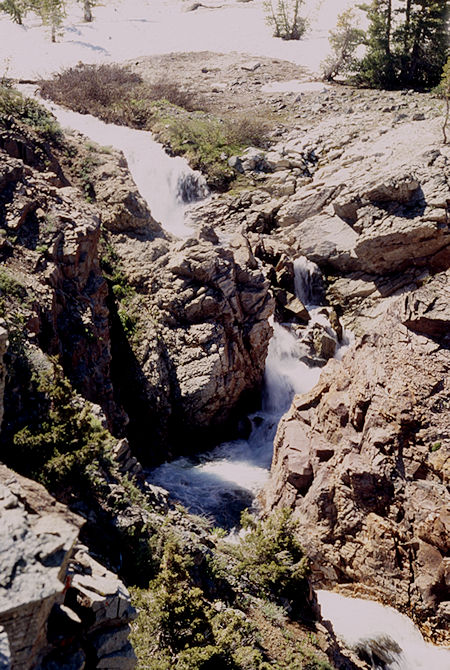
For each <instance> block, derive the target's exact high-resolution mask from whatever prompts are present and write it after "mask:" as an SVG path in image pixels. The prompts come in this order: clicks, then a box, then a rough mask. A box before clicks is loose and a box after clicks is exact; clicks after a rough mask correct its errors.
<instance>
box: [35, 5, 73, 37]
mask: <svg viewBox="0 0 450 670" xmlns="http://www.w3.org/2000/svg"><path fill="white" fill-rule="evenodd" d="M34 9H35V11H36V12H37V13H38V14H39V16H40V17H41V19H42V23H43V24H44V25H46V26H48V27H49V28H50V36H51V40H52V42H56V38H57V37H58V35H60V34H61V32H62V24H63V20H64V17H65V15H66V6H65V0H37V2H36V6H35V8H34Z"/></svg>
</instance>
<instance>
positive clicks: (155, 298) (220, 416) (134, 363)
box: [0, 127, 273, 462]
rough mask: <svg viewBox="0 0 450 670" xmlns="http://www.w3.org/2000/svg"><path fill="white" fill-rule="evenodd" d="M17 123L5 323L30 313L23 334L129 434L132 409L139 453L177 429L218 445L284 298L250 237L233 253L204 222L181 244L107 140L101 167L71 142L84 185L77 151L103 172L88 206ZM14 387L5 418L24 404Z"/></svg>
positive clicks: (160, 447) (9, 175)
mask: <svg viewBox="0 0 450 670" xmlns="http://www.w3.org/2000/svg"><path fill="white" fill-rule="evenodd" d="M13 130H14V132H13ZM13 130H11V129H9V130H8V131H3V135H4V136H5V137H3V135H2V137H3V139H4V142H3V145H4V147H5V150H3V151H2V152H1V153H0V168H1V175H2V177H1V180H0V187H1V194H0V198H1V203H2V207H3V213H4V222H5V227H4V236H3V237H2V240H1V244H2V247H1V253H2V255H3V261H4V265H3V267H4V271H5V273H6V274H5V277H6V278H7V280H8V281H7V282H6V284H5V283H4V286H3V289H2V290H3V293H4V294H5V300H6V303H7V305H8V308H9V310H10V313H8V314H7V320H8V319H12V320H14V319H16V321H17V318H16V317H17V316H18V314H17V313H16V312H17V311H18V312H19V314H20V321H21V325H20V327H18V324H16V326H15V328H16V330H20V333H21V338H22V340H28V342H29V343H30V344H32V343H36V344H37V345H38V347H39V348H40V349H42V350H43V351H44V352H45V353H46V354H51V355H56V356H57V357H58V359H59V361H60V362H61V364H62V366H63V368H64V370H65V372H66V374H67V375H68V376H69V378H70V379H71V381H72V383H73V384H74V385H75V387H76V388H77V389H78V390H79V391H80V392H81V393H82V395H83V396H84V397H85V398H87V399H89V400H91V401H93V402H95V403H98V404H100V405H101V407H102V409H103V411H104V412H105V413H106V416H107V418H108V421H109V425H110V427H111V428H112V429H113V430H115V431H117V432H119V433H121V432H122V433H123V430H124V425H125V424H126V422H127V421H128V419H127V418H126V415H127V414H128V416H129V419H130V421H129V435H130V438H131V439H132V441H134V442H135V443H136V445H137V446H140V447H141V451H140V455H141V456H142V458H144V459H146V460H147V461H153V462H155V461H158V460H163V459H165V458H167V456H168V455H169V453H170V452H174V451H175V450H176V447H175V445H176V444H177V443H178V442H179V436H180V435H182V437H183V439H184V440H186V439H189V440H190V447H189V448H190V449H192V450H195V449H198V448H200V447H201V445H202V444H205V443H208V441H209V443H210V441H211V439H212V438H213V436H214V435H215V434H216V433H217V431H218V430H219V429H220V430H223V429H224V426H225V425H226V424H227V422H228V421H229V420H230V419H231V417H233V415H234V414H236V415H237V414H238V413H239V412H238V409H239V406H240V405H244V403H245V394H246V393H251V392H254V391H255V390H257V389H258V388H259V386H260V384H261V380H262V376H263V370H264V361H265V356H266V353H267V345H268V340H269V337H270V332H271V331H270V327H269V325H268V317H269V315H270V314H271V312H272V311H273V304H272V301H271V297H270V294H269V283H268V282H267V280H266V278H265V276H264V274H263V273H262V272H261V270H260V269H259V268H258V265H257V262H256V260H255V258H254V257H253V255H252V253H251V251H250V250H249V248H248V242H247V241H246V239H245V238H241V239H238V240H237V241H236V240H235V241H234V242H233V244H234V248H233V247H232V248H230V249H229V250H224V249H223V248H221V247H220V245H218V240H217V238H216V237H215V235H214V233H213V232H212V231H207V230H205V231H203V233H202V234H201V235H200V236H199V238H198V240H194V239H191V240H190V241H189V242H188V243H186V244H182V243H178V242H176V241H174V240H172V239H171V238H170V236H167V235H166V234H165V233H164V232H163V230H162V229H161V227H160V225H159V224H158V223H156V222H155V221H154V220H153V219H152V217H151V215H150V213H149V211H148V208H147V207H146V205H145V203H144V201H143V200H142V198H141V196H140V195H139V193H138V192H137V189H136V187H135V185H134V183H133V182H132V180H131V178H130V175H129V172H128V170H127V167H126V163H125V161H124V159H123V157H121V155H119V154H116V153H114V152H112V153H111V152H102V151H101V150H100V149H99V150H98V155H97V157H96V160H95V162H94V163H92V164H91V163H88V162H86V161H87V158H86V156H85V155H84V154H85V153H86V151H88V152H89V151H91V148H89V149H86V146H85V145H84V144H83V143H80V142H81V140H79V138H78V139H75V140H74V139H71V140H66V141H67V142H68V148H66V149H65V153H64V151H63V152H62V157H61V161H62V164H63V165H64V169H65V170H66V171H67V174H68V176H69V177H70V178H71V179H73V180H74V182H75V183H77V182H78V181H79V178H77V176H76V175H77V174H78V175H79V174H80V172H79V165H78V163H77V161H78V162H79V163H80V164H81V165H89V166H90V169H91V171H92V173H91V174H90V182H89V183H90V184H95V188H94V187H92V189H91V190H92V193H91V198H94V199H95V201H96V203H95V204H89V203H87V202H86V201H83V199H81V198H80V192H79V190H78V189H77V188H75V187H73V186H68V185H67V183H68V181H67V179H66V178H65V177H64V174H63V168H61V167H60V166H59V164H58V172H59V176H57V175H56V174H55V172H53V171H51V172H49V171H48V164H46V163H45V161H44V160H43V159H42V160H41V162H39V160H38V158H39V156H40V154H39V155H38V158H36V157H35V155H34V153H33V151H32V149H33V147H35V146H37V144H38V143H37V140H36V139H35V140H34V144H33V138H32V136H31V135H30V133H29V132H27V133H25V131H22V130H21V128H20V127H17V128H16V127H14V129H13ZM5 138H6V139H5ZM24 147H28V150H27V151H26V150H25V149H24ZM6 149H7V151H6ZM47 150H48V151H49V149H48V147H47ZM36 151H37V150H36ZM8 152H9V153H8ZM35 153H36V152H35ZM67 153H68V154H69V155H71V156H72V155H76V156H77V159H73V158H72V159H71V160H68V159H67V156H66V154H67ZM10 154H13V155H14V156H15V157H14V158H12V157H11V155H10ZM91 160H92V159H91ZM53 162H54V163H55V162H56V159H54V160H53ZM55 169H56V167H55ZM63 177H64V179H63ZM80 185H82V184H80ZM101 226H103V230H104V233H103V235H101ZM104 258H107V259H108V263H109V266H108V267H109V270H110V273H109V274H108V273H107V274H106V277H107V279H108V280H109V281H108V282H107V281H106V280H105V277H104V274H103V272H102V269H101V267H100V259H104ZM104 262H105V261H103V263H104ZM8 282H9V283H8ZM11 282H12V283H11ZM13 285H14V287H13ZM12 287H13V288H12ZM8 290H9V295H8ZM18 302H20V303H21V304H20V306H19V305H18ZM6 303H5V304H6ZM13 313H14V314H13ZM24 326H25V327H24ZM27 346H28V345H27ZM113 356H114V359H115V360H114V361H113ZM13 385H14V382H13V380H12V381H11V384H10V387H8V388H10V392H9V393H7V424H10V423H11V424H12V423H14V416H17V415H18V414H21V413H22V409H23V406H24V403H25V404H26V402H25V400H24V401H23V402H22V401H21V400H20V395H21V393H19V395H17V393H15V392H14V394H13V393H12V390H13ZM16 390H17V389H16ZM9 430H14V426H12V425H11V426H9ZM144 435H146V437H145V441H144ZM149 437H150V439H149ZM199 440H200V441H201V440H203V442H201V443H200V442H199Z"/></svg>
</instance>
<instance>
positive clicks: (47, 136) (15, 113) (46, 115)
mask: <svg viewBox="0 0 450 670" xmlns="http://www.w3.org/2000/svg"><path fill="white" fill-rule="evenodd" d="M8 118H12V119H13V120H14V121H16V122H17V121H19V122H22V123H24V124H25V125H27V126H29V127H30V128H32V129H33V130H34V131H35V132H36V133H37V134H38V135H39V137H41V138H42V139H43V140H46V141H48V142H52V143H54V144H61V142H62V139H63V133H62V130H61V128H60V126H59V124H58V122H57V121H56V119H55V117H54V116H53V115H52V114H51V113H50V112H48V111H47V110H46V109H45V108H44V107H42V105H40V104H39V103H37V102H36V101H35V100H32V99H31V98H25V97H24V96H23V95H22V94H21V93H19V91H16V90H15V89H14V88H11V87H10V86H5V85H0V127H1V126H5V125H6V124H7V123H8Z"/></svg>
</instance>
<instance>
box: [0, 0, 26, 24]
mask: <svg viewBox="0 0 450 670" xmlns="http://www.w3.org/2000/svg"><path fill="white" fill-rule="evenodd" d="M30 9H31V2H29V0H4V1H3V2H0V12H5V13H6V14H9V15H10V17H11V19H12V20H13V21H14V23H18V24H19V26H21V25H23V19H24V17H25V15H26V13H27V12H28V11H29V10H30Z"/></svg>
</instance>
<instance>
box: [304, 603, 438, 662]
mask: <svg viewBox="0 0 450 670" xmlns="http://www.w3.org/2000/svg"><path fill="white" fill-rule="evenodd" d="M317 598H318V600H319V604H320V608H321V611H322V618H323V619H325V620H328V621H330V622H331V623H332V625H333V629H334V632H335V633H336V635H337V636H338V637H339V638H341V639H342V640H343V642H344V643H345V644H346V645H347V646H348V647H350V648H351V649H354V650H355V651H357V652H358V654H359V655H360V656H362V657H363V658H364V660H366V661H367V662H368V663H369V664H370V665H371V667H372V668H374V669H375V670H377V669H383V670H448V668H450V650H449V649H444V648H440V647H435V646H433V645H431V644H427V643H426V642H425V641H424V639H423V637H422V635H421V633H420V631H419V630H418V628H416V626H415V625H414V624H413V622H412V621H411V620H410V619H408V617H407V616H405V615H403V614H400V613H399V612H397V611H396V610H394V609H393V608H392V607H385V606H384V605H381V604H380V603H377V602H374V601H371V600H361V599H359V598H346V597H344V596H341V595H340V594H339V593H331V592H330V591H317Z"/></svg>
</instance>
